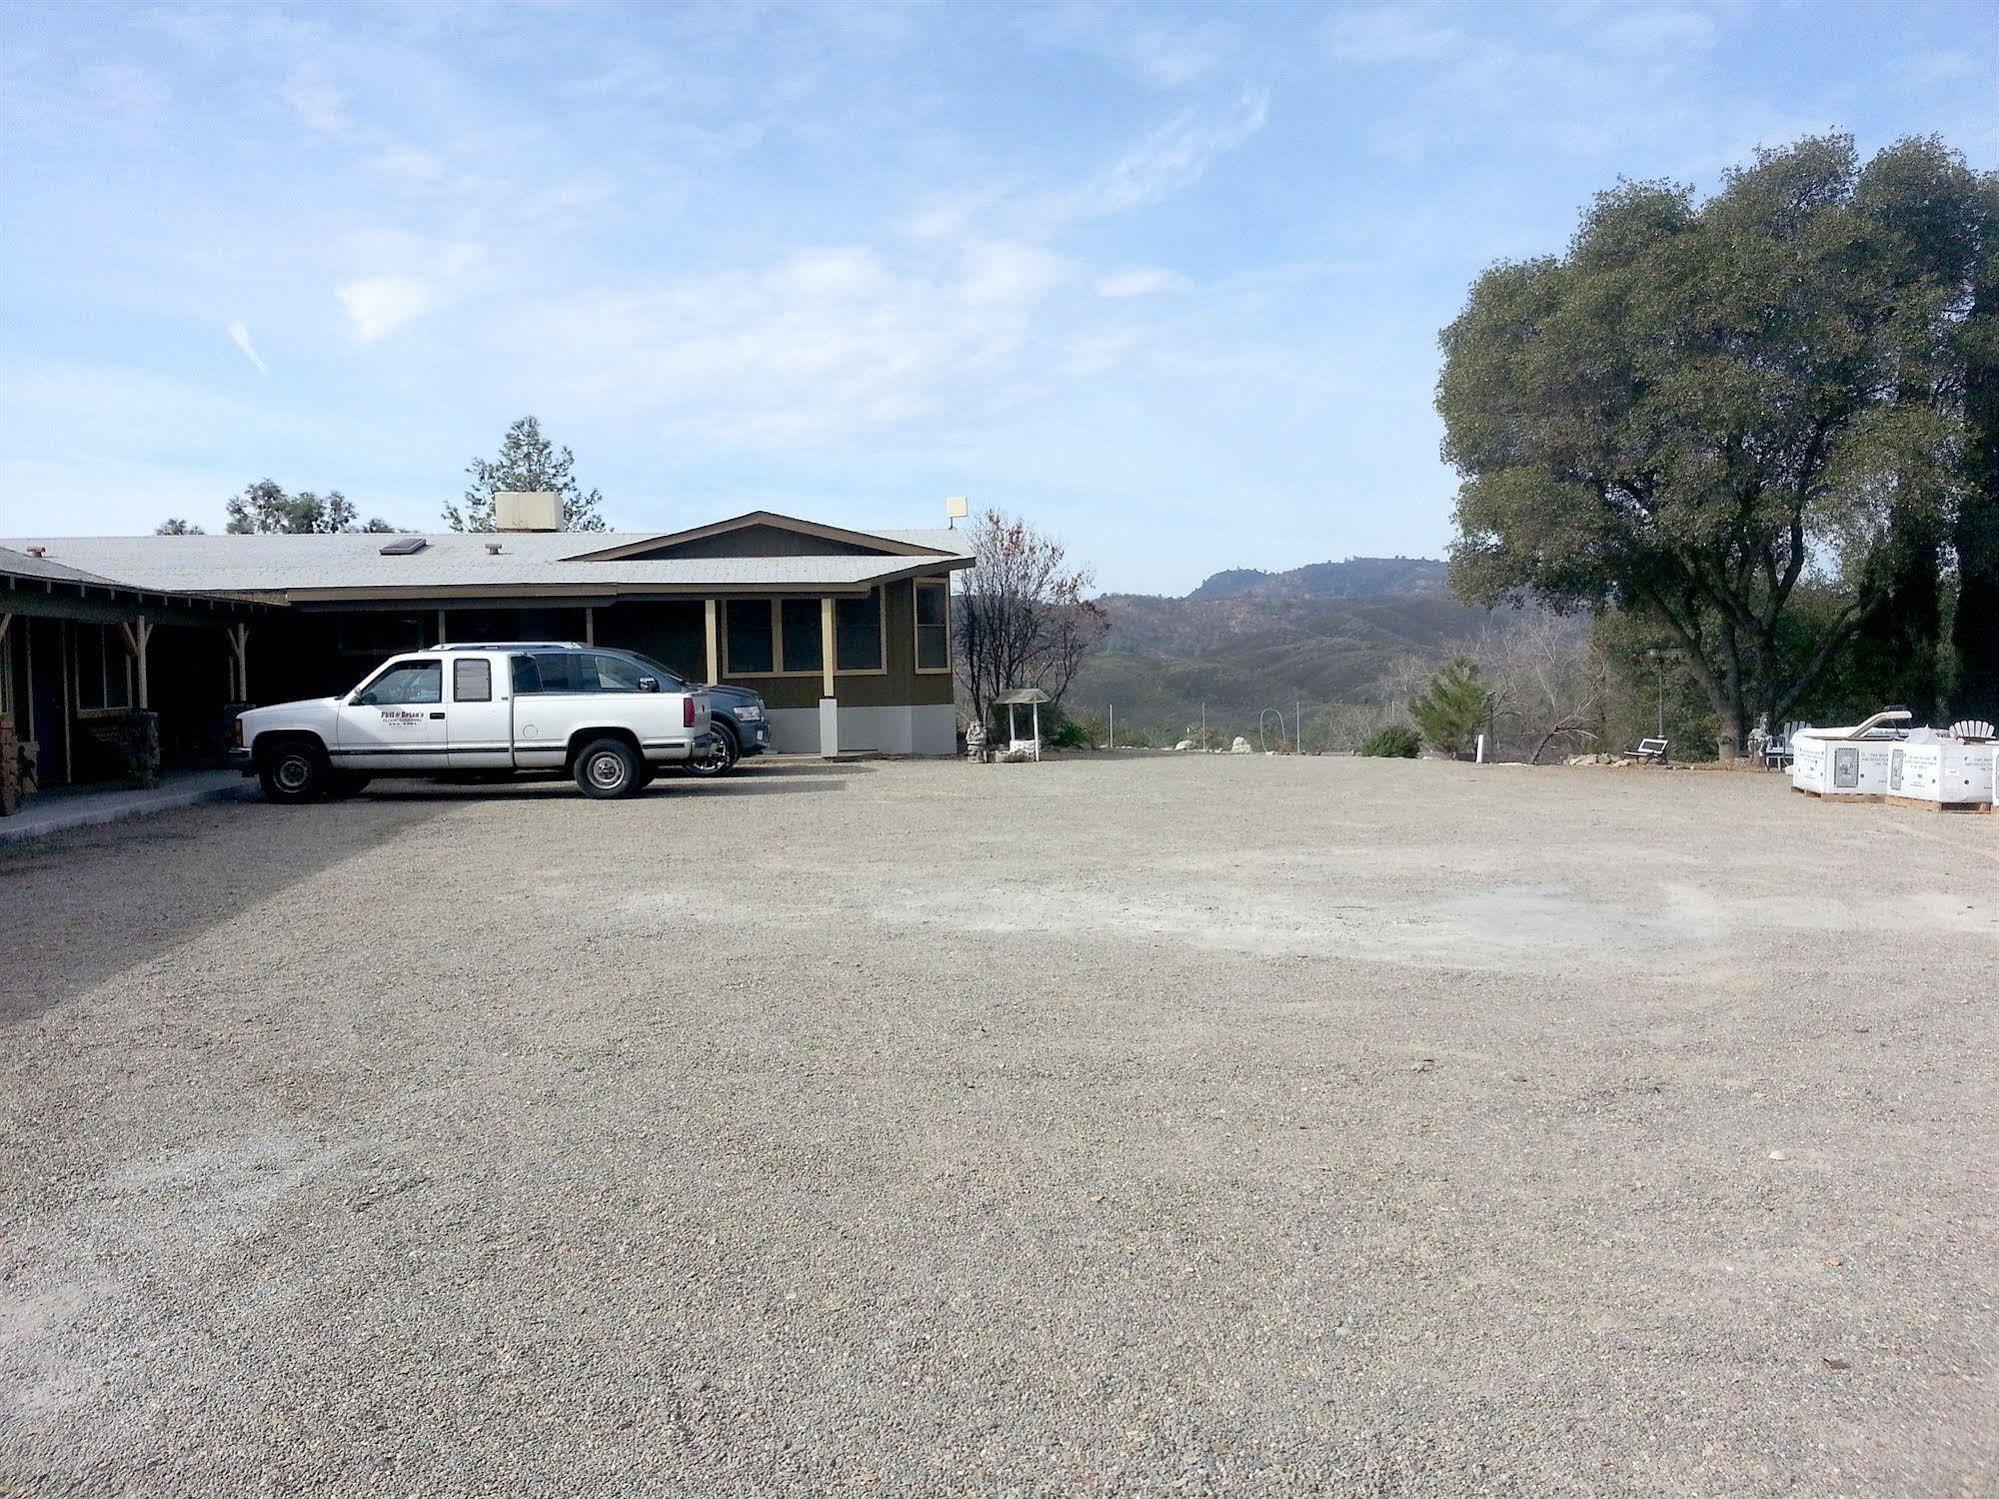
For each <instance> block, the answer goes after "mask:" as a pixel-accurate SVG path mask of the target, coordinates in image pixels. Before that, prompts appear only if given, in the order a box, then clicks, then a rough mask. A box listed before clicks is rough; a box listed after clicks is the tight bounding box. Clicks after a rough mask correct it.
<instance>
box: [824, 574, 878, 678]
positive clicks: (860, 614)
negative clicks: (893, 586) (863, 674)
mask: <svg viewBox="0 0 1999 1499" xmlns="http://www.w3.org/2000/svg"><path fill="white" fill-rule="evenodd" d="M833 661H834V664H835V665H836V666H837V667H838V668H839V669H840V670H841V671H880V670H881V669H882V601H881V591H880V590H879V589H877V590H876V591H875V592H873V593H870V594H869V595H868V596H867V597H866V598H864V599H835V600H833Z"/></svg>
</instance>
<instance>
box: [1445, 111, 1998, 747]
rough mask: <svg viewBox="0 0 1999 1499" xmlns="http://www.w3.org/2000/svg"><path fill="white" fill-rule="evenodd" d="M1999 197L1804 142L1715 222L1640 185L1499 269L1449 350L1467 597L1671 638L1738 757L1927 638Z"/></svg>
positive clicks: (1449, 434) (1955, 535)
mask: <svg viewBox="0 0 1999 1499" xmlns="http://www.w3.org/2000/svg"><path fill="white" fill-rule="evenodd" d="M1993 200H1994V194H1993V180H1992V179H1991V178H1989V177H1980V176H1979V175H1977V174H1975V173H1973V172H1971V171H1969V170H1968V169H1967V168H1966V167H1965V165H1964V163H1963V162H1962V160H1961V159H1960V158H1959V157H1958V156H1957V155H1956V154H1955V153H1953V152H1951V151H1949V150H1948V149H1946V148H1945V147H1944V146H1943V145H1942V144H1941V143H1940V142H1938V141H1935V140H1932V139H1921V140H1911V141H1905V142H1903V143H1901V144H1900V145H1897V146H1895V147H1893V148H1891V149H1890V150H1888V151H1884V152H1883V153H1881V154H1880V155H1879V156H1877V157H1875V158H1874V159H1873V161H1871V162H1870V163H1868V165H1867V166H1866V167H1865V169H1862V168H1861V167H1860V165H1859V163H1858V161H1857V158H1856V156H1855V152H1854V147H1853V142H1852V140H1851V139H1850V138H1848V137H1845V136H1828V137H1821V138H1811V139H1806V140H1803V141H1800V142H1798V143H1797V144H1796V145H1794V146H1791V147H1789V148H1786V149H1784V150H1778V151H1766V152H1762V153H1759V155H1758V157H1757V159H1756V161H1755V163H1754V164H1753V165H1752V166H1749V167H1747V168H1744V169H1742V170H1739V171H1737V172H1734V173H1732V174H1731V175H1730V176H1729V177H1728V179H1727V181H1726V182H1725V184H1724V186H1723V187H1722V189H1721V191H1720V192H1718V193H1717V194H1715V195H1714V196H1713V197H1712V198H1710V199H1708V200H1707V201H1706V202H1704V203H1696V201H1695V198H1694V194H1693V191H1692V189H1690V188H1687V187H1682V186H1677V185H1673V184H1669V183H1657V182H1627V183H1623V184H1620V185H1619V186H1618V187H1617V188H1615V189H1613V190H1611V191H1609V192H1606V193H1604V194H1602V195H1601V196H1599V198H1598V199H1597V201H1596V203H1595V205H1594V206H1593V208H1592V209H1591V210H1590V212H1589V213H1588V214H1587V215H1586V216H1585V218H1584V221H1583V224H1582V227H1581V229H1580V231H1579V232H1578V233H1577V235H1576V238H1575V240H1574V242H1573V243H1572V244H1571V246H1570V248H1569V252H1568V254H1566V255H1564V256H1560V257H1554V256H1550V257H1546V258H1542V259H1536V260H1529V261H1525V262H1519V263H1512V264H1503V265H1499V266H1496V267H1494V268H1493V269H1492V270H1490V271H1488V272H1486V274H1485V275H1483V276H1482V277H1480V279H1479V280H1478V281H1477V283H1476V284H1475V285H1474V286H1473V288H1472V292H1471V296H1470V299H1469V302H1468V304H1467V305H1466V307H1465V310H1464V312H1463V313H1462V314H1461V315H1460V316H1459V317H1458V319H1457V320H1456V321H1455V322H1453V323H1452V324H1451V325H1450V327H1449V328H1447V329H1446V330H1445V331H1444V334H1443V346H1444V353H1445V366H1444V373H1443V376H1442V379H1441V381H1440V382H1439V387H1438V409H1439V411H1440V412H1441V413H1442V415H1443V417H1444V421H1445V426H1446V439H1445V445H1444V451H1445V456H1446V457H1447V458H1448V459H1449V460H1450V461H1451V462H1452V463H1453V464H1454V465H1455V466H1456V467H1457V469H1458V470H1459V472H1460V474H1461V476H1462V478H1463V485H1462V488H1461V490H1460V492H1459V497H1458V510H1457V520H1458V529H1459V537H1458V540H1457V542H1456V543H1455V545H1454V546H1453V548H1452V557H1451V564H1452V581H1453V585H1454V587H1456V589H1457V590H1458V592H1459V593H1460V594H1461V595H1462V596H1463V597H1465V598H1466V599H1468V600H1471V601H1474V602H1478V603H1485V604H1491V603H1495V602H1498V601H1500V600H1503V599H1519V598H1522V597H1534V598H1538V599H1539V600H1541V601H1542V602H1544V603H1546V604H1548V605H1549V606H1551V607H1553V608H1555V609H1558V610H1578V609H1597V610H1600V609H1606V608H1609V609H1618V610H1624V611H1629V612H1632V613H1634V614H1637V615H1639V616H1642V617H1643V618H1645V619H1646V620H1648V621H1650V622H1652V623H1653V624H1655V625H1656V626H1658V627H1660V628H1661V629H1663V630H1664V631H1665V632H1666V633H1667V634H1669V635H1670V637H1671V638H1672V639H1673V640H1674V641H1675V642H1676V643H1677V644H1678V646H1679V647H1680V649H1681V651H1682V653H1683V655H1684V657H1685V660H1686V664H1687V668H1688V670H1689V671H1690V672H1691V673H1692V675H1693V677H1694V679H1695V680H1696V681H1697V682H1698V683H1699V685H1700V687H1701V689H1702V690H1703V692H1704V693H1705V695H1706V697H1707V700H1708V703H1709V705H1710V707H1711V709H1712V711H1713V713H1714V715H1715V717H1716V719H1717V720H1718V721H1719V724H1720V734H1719V740H1720V744H1719V748H1720V751H1721V753H1722V754H1723V755H1724V756H1727V755H1732V754H1734V753H1735V752H1736V750H1737V748H1738V746H1739V745H1740V744H1741V742H1742V739H1743V736H1744V735H1745V734H1746V732H1747V730H1748V729H1749V727H1750V726H1751V725H1752V724H1753V723H1754V722H1755V721H1756V720H1757V719H1758V718H1759V717H1768V718H1769V719H1771V720H1772V721H1776V720H1780V719H1781V718H1782V717H1783V715H1784V714H1785V713H1786V712H1787V711H1789V710H1790V709H1791V708H1792V707H1794V706H1795V705H1796V704H1797V703H1798V702H1799V700H1800V698H1801V697H1802V696H1803V695H1804V694H1805V693H1806V692H1807V691H1808V690H1809V689H1810V688H1811V686H1812V684H1813V683H1814V682H1815V681H1816V680H1817V679H1818V678H1819V677H1820V676H1821V674H1822V673H1823V672H1824V671H1825V670H1826V668H1827V666H1828V665H1829V664H1830V663H1831V662H1832V661H1833V660H1834V659H1835V657H1837V656H1838V655H1839V654H1840V653H1841V652H1844V651H1850V650H1851V649H1853V648H1854V642H1855V639H1856V637H1858V636H1860V635H1861V633H1862V632H1863V631H1867V630H1869V629H1873V630H1875V631H1877V632H1881V631H1884V630H1885V631H1886V632H1887V633H1889V634H1890V635H1891V636H1892V634H1893V631H1894V630H1895V629H1903V630H1905V631H1907V630H1910V629H1912V630H1913V631H1914V632H1915V633H1916V634H1917V635H1922V634H1923V633H1924V632H1925V631H1927V632H1928V639H1929V641H1930V643H1931V644H1932V645H1934V636H1935V632H1936V612H1937V610H1936V602H1935V593H1934V590H1935V588H1936V580H1937V572H1938V569H1939V567H1940V566H1941V561H1942V557H1941V553H1942V549H1943V548H1945V547H1946V546H1947V545H1949V544H1951V543H1953V542H1955V543H1956V544H1957V545H1958V546H1960V547H1961V546H1962V545H1963V542H1964V540H1965V539H1966V535H1965V527H1964V525H1963V524H1962V521H1963V518H1964V517H1965V515H1966V514H1967V513H1968V512H1967V511H1966V509H1965V504H1964V502H1965V501H1966V500H1967V499H1968V498H1972V497H1973V486H1972V485H1971V484H1970V483H1969V482H1968V481H1969V476H1970V474H1971V472H1972V471H1973V470H1974V469H1975V466H1976V461H1975V456H1974V455H1973V454H1972V453H1970V452H1968V451H1967V450H1968V447H1970V446H1971V445H1972V443H1973V442H1974V441H1975V439H1976V436H1977V433H1976V432H1975V430H1973V424H1968V422H1967V411H1966V399H1965V397H1966V386H1967V380H1968V379H1969V381H1970V383H1971V385H1972V387H1973V390H1974V393H1976V392H1977V391H1978V388H1979V387H1978V384H1977V374H1976V370H1975V367H1974V365H1975V361H1974V360H1973V359H1972V357H1971V355H1970V353H1969V351H1972V350H1975V349H1977V348H1979V347H1981V344H1980V338H1981V333H1980V331H1979V328H1978V324H1977V319H1978V318H1979V317H1981V316H1983V317H1988V318H1989V309H1988V307H1986V306H1985V305H1983V304H1980V303H1979V291H1980V288H1981V286H1984V285H1986V284H1988V282H1989V276H1990V268H1991V260H1992V256H1993V254H1994V247H1995V243H1999V235H1995V222H1999V213H1995V211H1994V207H1993ZM1976 404H1977V402H1976V394H1974V401H1973V405H1974V406H1975V405H1976ZM1953 527H1955V530H1953ZM1970 539H1971V540H1973V541H1974V543H1975V541H1976V537H1972V538H1970ZM1979 561H1980V559H1978V558H1976V557H1966V558H1964V559H1963V563H1964V566H1965V568H1966V570H1967V575H1969V573H1970V572H1971V571H1972V570H1973V569H1974V564H1975V563H1978V562H1979ZM1983 565H1984V566H1986V567H1988V568H1989V567H1990V566H1991V561H1990V559H1985V560H1984V562H1983ZM1801 588H1802V589H1804V590H1806V591H1807V592H1810V593H1814V594H1815V595H1817V596H1816V597H1815V599H1814V602H1815V603H1816V604H1819V605H1821V606H1823V605H1824V602H1825V599H1826V598H1827V597H1830V598H1831V600H1832V603H1831V605H1830V607H1815V608H1813V609H1812V610H1810V611H1801V610H1799V609H1798V607H1797V605H1798V603H1799V602H1800V599H1801V594H1800V590H1801ZM1898 610H1899V611H1900V612H1899V613H1898ZM1807 620H1809V623H1807ZM1898 621H1899V623H1898Z"/></svg>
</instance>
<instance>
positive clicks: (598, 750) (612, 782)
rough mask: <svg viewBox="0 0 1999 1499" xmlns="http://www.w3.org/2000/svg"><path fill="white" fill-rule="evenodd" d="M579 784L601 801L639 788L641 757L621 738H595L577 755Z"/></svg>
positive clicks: (625, 794) (628, 793)
mask: <svg viewBox="0 0 1999 1499" xmlns="http://www.w3.org/2000/svg"><path fill="white" fill-rule="evenodd" d="M576 784H577V785H578V786H581V787H582V788H583V794H584V795H585V796H594V797H596V798H597V799H598V800H599V801H610V800H611V799H612V798H614V797H620V796H630V795H631V794H632V793H633V792H635V791H637V790H638V789H639V757H638V754H637V752H636V751H634V750H633V749H632V747H631V746H630V745H629V744H626V743H625V742H624V740H622V739H595V740H592V741H591V742H590V743H588V744H586V745H584V746H583V750H582V752H581V753H580V754H578V755H577V757H576Z"/></svg>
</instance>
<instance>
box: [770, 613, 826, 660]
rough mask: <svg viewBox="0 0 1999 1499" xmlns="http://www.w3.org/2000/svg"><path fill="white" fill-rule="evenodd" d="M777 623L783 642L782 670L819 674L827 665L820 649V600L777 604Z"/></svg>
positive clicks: (824, 655)
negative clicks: (817, 672)
mask: <svg viewBox="0 0 1999 1499" xmlns="http://www.w3.org/2000/svg"><path fill="white" fill-rule="evenodd" d="M777 607H778V614H779V623H780V625H781V626H782V630H781V635H782V638H783V642H784V669H785V670H786V671H812V672H816V671H819V670H821V669H822V668H823V667H824V665H825V661H826V653H825V652H824V651H823V650H822V649H821V648H820V647H821V645H822V642H821V641H820V639H819V600H817V599H784V600H781V601H780V602H779V604H778V606H777Z"/></svg>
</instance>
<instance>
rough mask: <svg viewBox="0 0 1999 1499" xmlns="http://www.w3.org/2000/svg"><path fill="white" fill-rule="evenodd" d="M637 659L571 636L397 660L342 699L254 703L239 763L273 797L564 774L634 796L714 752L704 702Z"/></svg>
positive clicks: (588, 788)
mask: <svg viewBox="0 0 1999 1499" xmlns="http://www.w3.org/2000/svg"><path fill="white" fill-rule="evenodd" d="M669 684H676V685H677V684H678V678H676V677H674V676H673V675H672V673H670V672H669V671H667V669H666V668H665V667H663V666H660V665H658V664H657V663H656V662H653V661H650V660H648V659H647V658H646V657H644V656H640V655H637V654H635V653H634V652H631V651H621V650H612V649H608V648H604V647H599V646H587V645H578V644H577V643H576V642H574V641H508V642H504V643H500V644H484V645H441V646H437V647H435V648H434V649H432V650H427V651H413V652H411V653H409V654H408V655H403V656H397V657H395V658H394V659H392V660H390V661H388V662H386V663H384V664H383V665H382V666H381V667H380V668H378V669H377V670H376V671H374V672H373V673H371V674H370V675H369V676H368V677H367V678H366V679H365V680H364V681H363V682H362V683H361V685H360V686H358V687H356V688H355V689H354V690H353V691H352V692H349V693H347V694H345V695H344V696H341V697H322V698H308V699H305V700H303V701H300V702H296V703H279V704H276V705H275V706H273V707H269V708H252V709H250V710H249V711H248V712H245V713H242V714H239V715H238V716H237V719H236V741H235V744H234V745H233V746H232V747H231V749H230V751H229V758H230V761H231V763H233V764H235V765H238V766H240V767H241V768H242V770H243V773H244V774H245V775H255V776H257V777H259V778H260V779H261V780H262V782H263V787H264V794H265V795H266V796H268V797H269V798H270V799H271V800H272V801H274V802H307V801H314V800H317V799H318V798H320V797H322V796H339V795H346V794H351V793H353V792H355V791H359V790H360V789H361V788H362V787H363V786H365V785H367V783H368V781H369V779H370V778H371V777H374V776H435V775H454V774H458V773H464V774H465V775H466V776H467V778H468V779H486V778H488V777H491V778H493V779H505V778H507V777H509V776H512V775H514V774H516V773H517V772H521V771H541V772H548V771H564V772H567V773H569V774H572V775H574V776H575V777H576V784H577V785H578V786H580V787H582V788H583V792H584V794H585V795H586V796H594V797H599V798H609V797H618V796H630V795H632V794H633V793H634V792H636V791H638V790H639V789H641V788H642V787H644V786H645V785H647V784H648V783H649V782H650V781H651V780H652V779H653V776H654V774H655V773H656V771H657V769H658V767H659V766H661V765H667V764H682V763H686V762H689V761H697V760H700V759H702V758H703V757H705V756H707V755H708V754H709V753H710V752H711V750H712V747H713V736H712V735H711V734H710V732H709V724H708V701H707V699H706V698H705V697H703V696H702V695H701V694H699V693H697V692H675V691H670V690H667V688H668V685H669Z"/></svg>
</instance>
